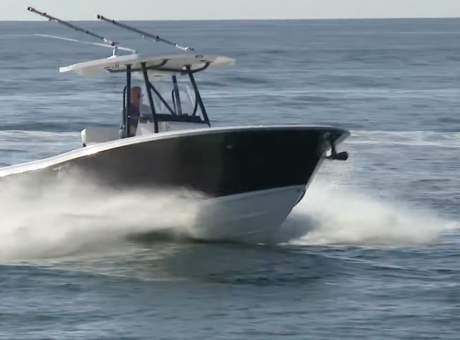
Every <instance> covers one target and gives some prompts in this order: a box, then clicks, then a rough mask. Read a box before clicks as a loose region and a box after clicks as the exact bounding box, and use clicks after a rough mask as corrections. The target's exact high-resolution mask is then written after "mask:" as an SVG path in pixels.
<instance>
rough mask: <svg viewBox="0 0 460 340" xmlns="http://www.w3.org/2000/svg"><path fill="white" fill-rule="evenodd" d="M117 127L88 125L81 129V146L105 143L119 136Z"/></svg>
mask: <svg viewBox="0 0 460 340" xmlns="http://www.w3.org/2000/svg"><path fill="white" fill-rule="evenodd" d="M119 131H120V130H119V128H118V127H90V128H86V129H84V130H82V131H81V141H82V143H83V147H85V146H87V145H91V144H97V143H105V142H110V141H113V140H117V139H119V138H120V135H119Z"/></svg>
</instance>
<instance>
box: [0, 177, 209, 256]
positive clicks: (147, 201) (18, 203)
mask: <svg viewBox="0 0 460 340" xmlns="http://www.w3.org/2000/svg"><path fill="white" fill-rule="evenodd" d="M2 185H3V187H2V192H1V193H0V207H1V209H2V215H1V225H0V260H18V259H36V258H45V257H55V256H65V255H68V254H73V253H75V252H80V251H86V250H88V249H92V250H97V249H98V250H99V251H103V249H104V247H112V246H113V245H115V246H116V244H119V243H120V240H124V239H125V237H126V236H128V235H131V234H136V233H146V232H154V231H166V232H169V233H170V234H171V235H180V234H184V235H185V234H187V233H189V232H192V231H190V230H189V229H188V228H190V225H193V223H191V221H193V219H194V218H195V213H196V207H197V203H198V202H199V199H198V198H200V197H201V196H199V195H197V194H195V193H191V192H187V191H179V190H178V191H176V192H164V191H159V190H157V191H151V190H150V191H148V192H142V191H131V192H126V191H125V192H117V191H107V190H101V189H100V188H97V187H96V186H94V185H92V184H89V183H88V184H84V185H83V184H81V182H80V183H78V182H77V181H72V180H70V179H69V180H66V182H62V181H61V182H60V183H55V184H52V185H41V186H40V184H39V183H33V182H30V181H25V182H18V181H15V182H13V183H9V184H8V185H5V184H2Z"/></svg>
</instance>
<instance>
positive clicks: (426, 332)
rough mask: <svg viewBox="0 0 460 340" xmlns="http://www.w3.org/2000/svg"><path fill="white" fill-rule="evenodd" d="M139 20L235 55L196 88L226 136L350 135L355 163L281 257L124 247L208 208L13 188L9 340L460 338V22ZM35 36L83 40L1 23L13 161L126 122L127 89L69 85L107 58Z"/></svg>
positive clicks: (324, 186)
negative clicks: (246, 128) (259, 132)
mask: <svg viewBox="0 0 460 340" xmlns="http://www.w3.org/2000/svg"><path fill="white" fill-rule="evenodd" d="M83 25H84V26H85V27H87V28H90V29H91V28H93V29H94V30H97V31H98V32H101V33H102V34H103V35H107V37H108V38H111V39H114V40H115V39H118V40H119V41H121V42H122V43H124V45H128V46H133V47H138V48H142V50H144V49H145V48H148V49H149V50H152V51H155V52H158V53H162V52H166V51H167V52H168V53H171V52H173V53H174V52H175V51H171V50H170V49H168V48H165V47H164V46H161V45H158V44H157V45H150V44H149V43H148V42H146V41H140V40H138V39H136V38H137V37H136V36H135V35H131V34H130V33H126V32H124V31H122V30H118V29H113V27H111V26H108V25H107V24H106V25H104V24H102V23H83ZM139 25H140V27H142V28H146V29H149V30H152V31H153V32H155V33H157V34H160V35H162V36H164V37H166V38H169V39H171V40H176V41H178V42H180V43H182V44H184V45H186V44H188V45H191V46H194V47H195V48H196V49H197V51H198V53H207V54H223V55H227V56H230V57H234V58H236V59H237V65H236V67H234V68H233V69H230V70H228V71H216V72H208V73H207V74H203V75H199V76H198V79H199V80H201V82H202V93H203V96H204V98H205V99H206V100H207V107H208V111H209V113H210V114H211V118H212V119H213V121H214V122H215V124H216V125H229V124H249V123H273V124H274V123H302V124H319V123H327V124H333V125H340V126H344V127H347V128H349V129H351V130H352V134H353V135H352V137H351V138H350V139H349V141H348V142H347V143H346V144H345V148H346V149H347V150H348V151H349V152H350V155H351V158H350V160H349V161H348V162H346V163H341V162H333V163H326V164H325V166H324V167H323V168H322V170H321V172H320V174H319V175H318V178H317V180H316V181H315V182H314V183H313V185H312V187H311V190H310V191H309V192H308V194H307V195H306V197H305V198H304V200H303V202H302V204H301V205H300V206H298V207H297V208H296V211H295V212H294V213H293V215H292V216H291V217H290V219H289V220H288V221H287V224H286V226H285V228H286V232H288V230H291V229H292V228H294V229H296V230H299V229H302V230H304V231H305V233H306V234H305V236H303V237H301V238H299V239H296V240H295V241H293V242H291V243H289V244H283V245H280V246H279V247H264V246H242V245H241V246H240V245H225V244H213V245H210V244H193V243H189V242H184V241H180V242H179V241H174V240H172V239H166V240H159V241H157V242H153V243H148V244H142V245H140V244H132V243H130V242H128V241H125V240H124V238H123V235H124V233H126V231H127V230H132V229H134V228H140V229H141V230H145V229H155V228H158V227H160V226H164V225H169V226H173V225H175V224H182V225H184V224H186V221H187V217H188V215H187V214H188V211H189V209H193V200H192V201H181V202H180V204H181V205H180V209H179V208H177V200H178V199H177V198H176V197H175V196H174V193H154V194H152V197H145V196H142V197H139V196H138V194H137V193H127V194H125V195H123V196H113V195H108V194H106V193H102V192H98V191H97V189H96V188H91V187H85V186H84V185H83V186H80V187H79V188H78V189H77V188H75V187H71V188H70V189H73V190H70V189H69V188H67V189H66V190H63V189H62V188H61V189H59V190H58V189H56V188H50V189H49V190H47V191H46V192H42V193H41V195H38V196H37V195H35V196H34V195H32V194H31V193H30V190H31V188H30V187H28V186H27V187H25V186H23V187H14V188H11V187H8V188H2V189H1V193H0V210H1V215H0V216H1V217H0V221H1V223H0V225H1V227H0V269H1V271H0V338H2V339H11V340H12V339H21V340H24V339H111V340H113V339H205V338H209V339H248V338H251V339H280V338H283V339H296V340H297V339H457V338H458V333H459V331H460V326H459V325H460V284H459V282H460V269H459V268H460V267H459V265H458V263H459V260H460V255H459V246H460V237H459V232H458V231H459V230H460V214H459V212H458V207H459V205H460V204H459V203H460V182H459V180H458V178H459V175H460V118H459V117H460V116H459V114H458V112H459V111H458V110H459V107H460V90H459V86H458V85H459V82H458V79H460V67H459V63H460V54H459V47H458V38H459V36H460V20H376V21H372V20H362V21H310V22H308V21H292V22H277V21H258V22H193V23H174V22H164V23H141V24H139ZM32 33H43V34H57V35H65V36H67V37H76V38H81V36H80V35H78V34H77V33H74V32H72V31H69V30H67V29H66V28H65V27H60V26H57V24H55V23H49V22H44V23H23V22H22V23H0V44H1V46H2V48H1V49H0V74H1V77H0V86H1V91H0V112H1V114H0V163H1V165H2V166H5V165H10V164H15V163H19V162H24V161H29V160H34V159H39V158H43V157H46V156H50V155H53V154H56V153H58V152H62V151H67V150H70V149H72V148H76V147H79V131H80V130H81V129H82V128H84V127H86V126H88V125H94V124H98V125H116V124H118V112H119V108H120V106H121V103H122V99H121V93H122V89H123V79H121V78H111V77H102V78H96V79H93V80H90V81H88V80H86V79H82V78H78V77H77V76H76V75H72V74H59V73H58V68H59V67H60V66H65V65H69V64H73V63H75V62H80V61H85V60H90V59H96V58H99V57H103V56H106V54H105V53H106V52H107V55H108V54H110V50H107V51H105V50H104V49H99V48H97V47H87V46H84V45H78V44H72V43H66V42H60V41H55V40H47V39H44V38H38V37H33V36H31V34H32ZM131 38H134V40H130V39H131ZM80 184H81V183H80ZM133 208H139V210H140V211H147V212H148V213H144V214H142V213H141V214H139V215H137V216H131V215H127V214H126V213H125V211H132V209H133ZM152 215H154V216H155V218H154V219H153V220H152Z"/></svg>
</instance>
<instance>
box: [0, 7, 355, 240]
mask: <svg viewBox="0 0 460 340" xmlns="http://www.w3.org/2000/svg"><path fill="white" fill-rule="evenodd" d="M28 10H29V11H32V12H34V13H37V14H40V15H42V16H44V17H46V18H47V19H49V20H51V21H57V22H59V23H63V24H65V25H66V26H70V27H71V28H73V29H76V30H80V31H82V32H84V33H86V34H90V35H92V36H95V37H97V38H98V39H101V40H103V44H102V45H104V46H110V47H111V48H113V54H112V55H111V56H110V57H108V58H103V59H98V60H92V61H85V62H81V63H76V64H73V65H70V66H65V67H61V68H60V72H61V73H63V72H74V73H76V74H77V75H79V76H82V77H86V78H94V77H97V76H101V75H103V74H105V75H111V76H122V77H123V78H124V79H125V82H126V84H125V86H124V88H123V90H121V89H120V112H118V111H117V112H114V117H119V116H118V115H121V116H122V124H121V128H120V126H116V125H114V126H113V127H87V128H85V129H83V130H82V131H81V148H79V149H76V150H72V151H69V152H66V153H63V154H60V155H56V156H54V157H51V158H47V159H43V160H39V161H33V162H28V163H23V164H18V165H13V166H8V167H5V168H2V169H1V170H0V177H6V176H19V175H20V176H24V175H26V174H28V175H29V176H30V175H33V176H37V175H40V176H42V177H43V178H48V179H49V178H51V179H54V178H56V177H57V176H58V174H60V175H61V176H62V173H64V174H66V175H72V174H79V175H80V176H84V178H86V179H91V180H92V181H95V182H96V183H98V185H100V186H101V187H107V188H117V189H120V190H130V189H133V188H139V189H143V190H146V189H147V190H152V191H155V190H160V189H162V190H163V189H165V190H170V189H176V188H178V189H187V190H191V191H194V192H199V193H201V194H203V196H204V197H205V199H204V200H203V206H202V208H201V209H200V210H199V212H198V213H197V216H196V219H195V220H194V221H193V223H194V225H195V226H196V227H197V229H199V230H200V231H199V232H196V233H195V234H194V235H193V237H194V238H196V239H199V240H206V241H210V240H219V241H222V240H226V241H235V240H238V241H240V240H256V239H257V240H266V239H268V238H269V237H270V235H273V234H274V233H276V232H277V230H278V229H279V228H280V226H281V225H282V224H283V222H284V221H285V220H286V218H287V217H288V215H289V214H290V213H291V211H292V209H293V208H294V207H295V206H296V205H297V204H298V203H299V202H300V201H301V200H302V198H303V197H304V195H305V192H306V190H307V188H308V186H309V184H310V183H311V181H312V180H313V178H314V176H315V174H316V172H317V171H318V169H319V168H320V166H321V164H322V162H323V161H324V160H326V159H328V160H342V161H344V160H347V158H348V153H347V152H337V151H336V148H337V146H338V145H339V144H340V143H342V142H343V141H344V140H345V139H346V138H347V137H348V136H349V135H350V132H349V131H348V130H346V129H343V128H340V127H332V126H311V125H258V126H252V125H250V126H225V127H214V126H213V125H212V123H211V120H210V119H209V116H208V111H207V108H206V106H205V100H204V99H203V97H202V96H201V92H200V89H199V87H198V82H197V81H196V80H195V75H197V74H200V73H201V72H204V71H210V70H213V69H215V70H217V69H223V68H227V67H231V66H234V64H235V59H233V58H230V57H224V56H208V55H197V54H190V53H189V52H190V51H193V50H194V49H193V48H189V47H182V46H180V45H178V44H175V43H172V42H169V41H167V40H165V39H162V38H160V37H158V36H154V35H149V33H147V32H142V31H139V30H137V29H136V28H132V27H130V26H127V25H125V24H122V23H119V22H118V21H115V20H111V19H107V18H105V17H103V16H102V15H98V18H99V19H100V20H103V21H106V22H111V23H113V24H115V25H117V26H120V27H123V28H127V29H130V30H131V31H134V32H136V33H140V34H142V35H143V37H146V36H147V37H151V38H152V39H154V40H155V41H163V42H166V43H169V44H170V45H174V46H175V47H178V48H179V49H181V50H182V52H181V53H180V54H171V55H160V56H142V55H140V54H139V53H138V52H137V51H135V50H132V49H127V48H121V47H120V46H118V43H115V42H113V41H111V40H108V39H106V38H104V37H101V36H98V35H96V34H94V33H92V32H88V31H87V30H84V29H80V28H78V27H76V26H74V25H72V24H70V23H68V22H64V21H62V20H60V19H57V18H55V17H52V16H50V15H48V14H47V13H44V12H40V11H38V10H36V9H34V8H31V7H29V8H28ZM120 51H126V52H128V54H121V55H120ZM136 82H139V84H142V85H141V86H139V87H140V89H139V87H137V86H136V85H135V84H136ZM139 90H140V91H142V93H143V94H145V97H146V98H145V100H144V101H143V103H142V104H141V105H143V106H142V107H143V108H144V109H143V110H139V109H138V110H137V113H136V112H135V110H131V108H133V106H136V105H137V104H138V99H139ZM85 110H88V109H87V108H85ZM139 111H141V112H140V113H139ZM152 219H154V216H152ZM191 223H192V222H191Z"/></svg>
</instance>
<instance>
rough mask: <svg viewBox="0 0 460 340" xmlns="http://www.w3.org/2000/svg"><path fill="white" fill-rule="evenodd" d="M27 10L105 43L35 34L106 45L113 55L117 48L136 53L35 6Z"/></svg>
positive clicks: (56, 37)
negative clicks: (41, 10)
mask: <svg viewBox="0 0 460 340" xmlns="http://www.w3.org/2000/svg"><path fill="white" fill-rule="evenodd" d="M27 10H28V11H30V12H32V13H35V14H38V15H40V16H42V17H45V18H47V19H48V20H49V21H56V22H57V23H59V24H62V25H64V26H67V27H69V28H71V29H73V30H75V31H78V32H82V33H85V34H87V35H89V36H92V37H93V38H96V39H99V40H102V41H103V42H104V43H105V44H96V43H89V42H84V41H80V40H76V39H69V38H62V37H58V36H51V35H45V34H36V35H40V36H44V37H49V38H55V39H62V40H68V41H74V42H79V43H83V44H90V45H96V46H106V47H111V48H113V56H116V55H117V51H118V50H122V51H129V52H133V53H136V51H135V50H132V49H129V48H126V47H121V46H118V42H115V41H112V40H109V39H106V38H104V37H103V36H100V35H98V34H95V33H93V32H91V31H88V30H85V29H83V28H80V27H77V26H75V25H72V24H70V23H68V22H67V21H64V20H60V19H58V18H55V17H53V16H51V15H49V14H47V13H46V12H40V11H39V10H36V9H35V8H33V7H27Z"/></svg>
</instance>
